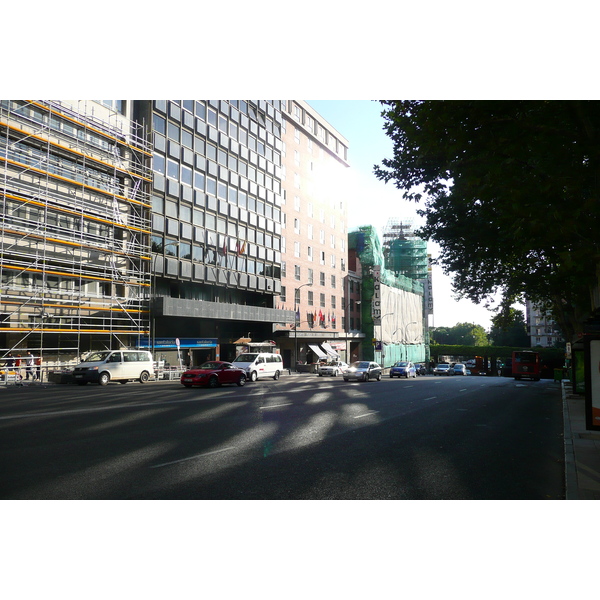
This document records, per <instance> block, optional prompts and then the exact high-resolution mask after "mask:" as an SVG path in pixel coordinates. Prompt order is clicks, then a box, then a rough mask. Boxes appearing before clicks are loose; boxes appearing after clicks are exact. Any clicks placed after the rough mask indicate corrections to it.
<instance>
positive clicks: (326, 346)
mask: <svg viewBox="0 0 600 600" xmlns="http://www.w3.org/2000/svg"><path fill="white" fill-rule="evenodd" d="M321 346H322V347H323V350H325V352H327V354H329V356H331V357H332V358H339V357H340V355H339V354H338V353H337V352H336V351H335V350H334V349H333V348H332V347H331V346H330V345H329V344H328V343H327V342H325V343H322V344H321Z"/></svg>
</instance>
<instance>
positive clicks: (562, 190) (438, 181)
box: [375, 101, 600, 340]
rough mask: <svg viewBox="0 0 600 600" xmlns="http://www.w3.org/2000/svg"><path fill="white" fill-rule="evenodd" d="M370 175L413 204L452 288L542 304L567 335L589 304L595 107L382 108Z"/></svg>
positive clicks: (598, 166) (596, 173)
mask: <svg viewBox="0 0 600 600" xmlns="http://www.w3.org/2000/svg"><path fill="white" fill-rule="evenodd" d="M382 105H383V107H384V110H383V112H382V115H383V117H384V121H385V125H384V129H385V131H386V133H387V135H388V136H389V137H390V138H391V139H392V141H393V156H392V157H391V158H386V159H384V160H383V161H382V165H381V166H375V174H376V176H377V177H378V178H379V179H381V180H383V181H386V182H393V183H394V184H395V185H396V186H397V187H398V188H399V189H402V190H404V197H405V198H407V199H410V200H414V201H417V202H423V203H424V204H422V205H421V208H420V209H419V213H420V214H421V215H423V216H424V217H425V218H426V224H425V225H424V226H423V228H422V229H421V231H420V232H419V235H420V236H421V237H423V238H424V239H430V240H433V241H436V242H437V243H439V245H440V247H441V254H440V257H439V262H440V263H441V265H442V268H443V269H444V270H445V272H446V273H448V274H450V275H452V278H453V286H454V289H455V291H456V292H457V293H458V294H459V296H461V297H467V298H469V299H471V300H472V301H474V302H477V303H479V302H484V301H486V300H487V299H489V298H491V297H492V296H493V295H494V294H496V293H500V294H501V296H502V299H503V302H502V305H503V310H504V311H505V312H507V311H508V310H509V307H510V306H511V305H512V304H513V302H514V301H515V300H517V299H521V300H522V299H523V297H524V296H527V297H528V298H529V299H531V300H532V301H534V302H536V303H538V304H540V305H544V306H547V307H549V308H550V309H551V311H552V313H553V316H554V318H555V320H556V321H557V323H559V325H560V326H561V329H562V330H563V333H564V335H565V337H566V339H567V340H569V339H571V338H572V337H573V335H574V334H575V333H576V332H578V331H581V329H580V328H581V324H582V322H583V321H584V320H585V318H587V316H588V315H589V314H590V312H591V311H592V310H593V309H594V308H596V307H595V306H593V303H592V302H591V301H590V298H591V297H592V295H591V294H590V292H591V290H593V289H594V288H595V286H596V285H597V281H598V278H597V271H596V269H597V265H599V264H600V236H598V234H597V232H598V231H599V228H598V226H599V224H600V202H598V200H599V198H600V193H599V187H600V144H599V143H598V141H599V139H598V133H599V132H600V102H596V101H448V102H446V101H382Z"/></svg>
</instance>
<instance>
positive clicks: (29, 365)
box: [25, 350, 35, 381]
mask: <svg viewBox="0 0 600 600" xmlns="http://www.w3.org/2000/svg"><path fill="white" fill-rule="evenodd" d="M33 359H34V356H33V353H32V352H31V350H30V351H29V352H28V353H27V358H26V359H25V379H27V380H28V379H29V376H30V375H31V380H32V381H33V380H34V379H35V374H34V372H33Z"/></svg>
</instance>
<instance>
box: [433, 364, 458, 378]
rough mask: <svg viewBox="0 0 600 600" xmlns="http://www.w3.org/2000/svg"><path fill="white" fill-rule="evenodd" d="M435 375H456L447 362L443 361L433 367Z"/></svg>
mask: <svg viewBox="0 0 600 600" xmlns="http://www.w3.org/2000/svg"><path fill="white" fill-rule="evenodd" d="M433 374H434V375H454V371H453V370H452V369H451V368H450V365H449V364H447V363H441V364H439V365H437V366H436V367H435V368H434V369H433Z"/></svg>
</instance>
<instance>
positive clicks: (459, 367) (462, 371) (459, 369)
mask: <svg viewBox="0 0 600 600" xmlns="http://www.w3.org/2000/svg"><path fill="white" fill-rule="evenodd" d="M452 370H453V371H454V374H455V375H466V374H467V367H466V366H465V365H463V364H462V363H456V364H455V365H454V366H453V367H452Z"/></svg>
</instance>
